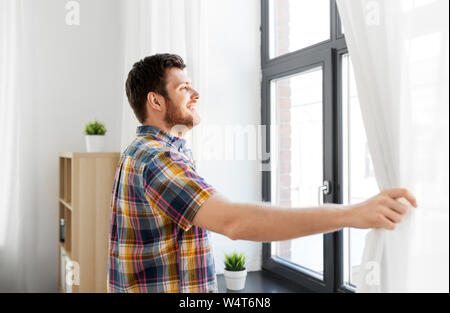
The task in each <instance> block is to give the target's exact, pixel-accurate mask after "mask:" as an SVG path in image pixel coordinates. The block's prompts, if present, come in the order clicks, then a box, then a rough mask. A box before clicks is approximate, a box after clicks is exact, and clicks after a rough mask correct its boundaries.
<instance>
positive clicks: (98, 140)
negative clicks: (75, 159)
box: [84, 121, 106, 152]
mask: <svg viewBox="0 0 450 313" xmlns="http://www.w3.org/2000/svg"><path fill="white" fill-rule="evenodd" d="M84 133H85V134H86V136H85V137H86V150H87V152H102V151H103V149H104V146H105V134H106V127H105V125H104V124H103V123H102V122H99V121H94V122H89V123H87V124H86V126H85V128H84Z"/></svg>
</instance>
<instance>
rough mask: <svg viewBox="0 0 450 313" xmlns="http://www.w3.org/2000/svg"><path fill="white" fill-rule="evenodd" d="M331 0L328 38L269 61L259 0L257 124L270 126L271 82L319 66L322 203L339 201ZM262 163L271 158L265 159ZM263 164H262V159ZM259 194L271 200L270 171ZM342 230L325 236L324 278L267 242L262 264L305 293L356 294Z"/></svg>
mask: <svg viewBox="0 0 450 313" xmlns="http://www.w3.org/2000/svg"><path fill="white" fill-rule="evenodd" d="M329 1H330V22H331V23H330V38H329V39H328V40H326V41H323V42H320V43H318V44H315V45H313V46H310V47H306V48H304V49H301V50H297V51H293V52H290V53H288V54H284V55H281V56H277V57H274V58H272V59H270V41H269V40H270V38H269V26H270V25H269V0H261V72H262V82H261V99H262V106H261V124H262V125H265V126H266V128H267V129H268V130H270V125H271V116H270V113H271V103H270V99H271V95H270V89H271V88H270V82H271V80H273V79H277V78H282V77H287V76H290V75H292V74H295V73H298V72H302V71H304V70H306V69H308V68H315V67H317V66H318V65H322V68H323V75H324V76H323V78H324V79H323V82H324V83H323V103H324V107H323V112H324V121H323V127H324V129H323V134H324V139H323V144H324V150H323V151H324V180H328V181H330V182H331V193H330V194H329V195H325V196H324V203H342V199H343V195H342V192H343V190H342V186H343V173H342V170H343V169H342V164H343V162H342V161H343V160H342V147H343V139H342V127H343V125H342V110H341V108H342V56H343V55H344V54H346V53H347V44H346V42H345V35H344V34H342V32H341V24H340V19H339V14H338V10H337V5H336V1H335V0H329ZM265 140H266V147H267V148H266V149H267V150H268V151H267V152H269V153H270V136H266V138H265ZM267 162H270V160H268V161H267ZM267 162H265V163H267ZM262 198H263V201H265V202H270V201H271V172H270V171H263V172H262ZM343 244H344V243H343V230H340V231H336V232H333V233H328V234H324V245H323V249H324V251H323V255H324V260H323V261H324V262H323V264H324V273H323V280H321V279H318V278H316V277H314V275H313V274H312V273H308V271H307V270H306V269H304V268H301V267H300V266H296V265H293V264H292V263H290V262H288V261H286V260H283V259H281V258H273V257H272V256H271V243H270V242H265V243H263V255H262V268H263V270H266V271H269V272H271V273H273V274H275V275H276V276H280V277H282V278H284V279H286V280H289V281H291V282H293V283H295V284H297V285H298V286H299V290H306V291H310V292H344V293H348V292H355V289H354V288H353V287H352V286H351V285H347V284H344V277H343V276H344V275H343V269H344V267H343Z"/></svg>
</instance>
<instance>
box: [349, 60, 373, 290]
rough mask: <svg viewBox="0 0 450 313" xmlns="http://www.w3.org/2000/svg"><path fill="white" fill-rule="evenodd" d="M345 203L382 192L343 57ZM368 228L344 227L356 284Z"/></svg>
mask: <svg viewBox="0 0 450 313" xmlns="http://www.w3.org/2000/svg"><path fill="white" fill-rule="evenodd" d="M342 82H343V84H342V95H343V96H342V118H343V143H344V147H343V154H344V155H343V160H344V164H343V169H344V170H343V172H344V199H343V200H344V204H352V203H358V202H362V201H365V200H367V199H368V198H370V197H372V196H374V195H375V194H377V193H378V192H379V189H378V185H377V182H376V179H375V174H374V171H373V165H372V159H371V157H370V153H369V147H368V144H367V137H366V132H365V129H364V124H363V120H362V115H361V109H360V106H359V101H358V93H357V89H356V83H355V78H354V75H353V68H352V64H351V60H350V57H349V56H348V54H346V55H344V56H343V57H342ZM368 232H369V230H366V229H352V228H346V229H344V283H347V284H351V285H356V282H357V281H358V273H359V266H360V264H361V258H362V254H363V249H364V241H365V236H366V234H367V233H368Z"/></svg>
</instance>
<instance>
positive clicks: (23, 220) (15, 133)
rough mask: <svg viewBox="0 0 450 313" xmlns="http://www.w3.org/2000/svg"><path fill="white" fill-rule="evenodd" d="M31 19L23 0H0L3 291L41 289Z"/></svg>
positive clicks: (0, 281) (0, 280)
mask: <svg viewBox="0 0 450 313" xmlns="http://www.w3.org/2000/svg"><path fill="white" fill-rule="evenodd" d="M28 14H29V12H28ZM27 17H29V15H27V13H26V11H25V9H24V4H23V1H21V0H0V146H1V151H2V152H1V153H0V164H1V166H0V292H27V291H36V290H39V277H38V275H39V260H38V255H39V253H38V247H39V242H40V241H39V237H38V232H37V226H36V223H35V220H36V219H37V214H38V213H37V212H36V211H35V208H36V205H35V202H36V200H37V194H36V191H35V181H36V179H35V177H36V169H35V168H34V167H33V166H32V165H33V164H34V162H33V156H34V151H36V150H35V147H34V145H33V142H35V140H34V139H33V138H34V137H33V128H34V121H33V118H32V117H33V115H34V108H33V105H32V102H31V101H29V100H30V98H28V97H31V96H32V95H30V94H29V93H28V92H24V91H25V90H26V91H29V90H30V88H29V87H30V86H31V82H30V81H29V77H30V75H29V73H27V71H26V68H27V67H28V66H29V64H28V63H29V62H28V60H29V57H28V55H27V53H29V51H30V47H27V46H26V42H27V40H26V36H27V35H26V34H28V33H29V32H26V31H25V30H26V28H29V27H30V25H29V24H27V20H28V19H27ZM41 243H42V242H41Z"/></svg>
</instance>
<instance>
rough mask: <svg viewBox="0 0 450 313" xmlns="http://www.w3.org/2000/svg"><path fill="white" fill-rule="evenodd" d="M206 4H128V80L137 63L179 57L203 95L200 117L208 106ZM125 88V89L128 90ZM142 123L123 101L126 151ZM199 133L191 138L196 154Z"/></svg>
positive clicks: (163, 0) (144, 0)
mask: <svg viewBox="0 0 450 313" xmlns="http://www.w3.org/2000/svg"><path fill="white" fill-rule="evenodd" d="M206 2H207V1H205V0H181V1H178V0H139V1H126V3H124V4H123V5H124V6H125V7H124V11H125V66H124V84H125V80H126V76H127V75H128V72H129V71H130V69H131V67H132V66H133V64H134V63H135V62H136V61H139V60H140V59H142V58H143V57H145V56H149V55H152V54H155V53H176V54H178V55H180V56H181V57H182V58H183V59H184V61H185V63H186V64H187V73H188V75H189V77H190V78H191V79H192V83H193V86H194V88H196V89H197V90H198V91H199V92H200V101H199V104H198V106H197V110H198V112H199V114H200V115H201V116H202V113H203V112H204V110H203V109H202V108H203V104H204V103H207V93H206V71H207V56H208V54H207V34H208V27H207V7H206ZM124 88H125V87H124ZM138 124H139V122H138V121H137V119H136V117H135V116H134V113H133V111H132V110H131V108H130V105H129V103H128V100H127V98H126V96H124V99H123V115H122V148H125V147H126V146H127V145H128V144H129V143H130V142H131V140H133V139H134V138H135V136H136V127H137V126H138ZM196 131H197V130H196V129H195V128H194V130H193V132H191V133H190V136H189V137H188V138H187V139H188V141H189V142H190V144H191V147H192V150H193V153H194V155H195V153H196V149H195V147H196V143H197V141H198V140H199V136H196V135H195V133H196Z"/></svg>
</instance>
